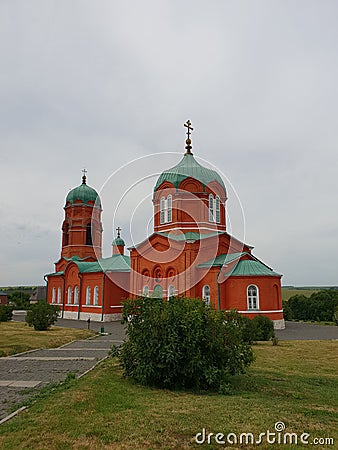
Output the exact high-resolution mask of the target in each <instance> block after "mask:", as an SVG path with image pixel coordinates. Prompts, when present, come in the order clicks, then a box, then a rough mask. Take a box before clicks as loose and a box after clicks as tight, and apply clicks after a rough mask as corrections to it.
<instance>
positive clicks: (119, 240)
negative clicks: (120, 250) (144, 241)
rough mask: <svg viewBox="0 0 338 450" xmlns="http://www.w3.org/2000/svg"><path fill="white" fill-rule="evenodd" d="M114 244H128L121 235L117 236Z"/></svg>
mask: <svg viewBox="0 0 338 450" xmlns="http://www.w3.org/2000/svg"><path fill="white" fill-rule="evenodd" d="M112 245H123V246H125V245H126V244H125V243H124V240H123V239H122V238H121V237H117V238H116V239H114V240H113V242H112Z"/></svg>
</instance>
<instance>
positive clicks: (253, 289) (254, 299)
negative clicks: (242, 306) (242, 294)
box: [247, 284, 259, 309]
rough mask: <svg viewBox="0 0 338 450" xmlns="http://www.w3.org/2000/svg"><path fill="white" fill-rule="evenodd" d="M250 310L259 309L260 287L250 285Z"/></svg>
mask: <svg viewBox="0 0 338 450" xmlns="http://www.w3.org/2000/svg"><path fill="white" fill-rule="evenodd" d="M247 299H248V309H258V308H259V306H258V287H257V286H255V285H254V284H250V286H248V288H247Z"/></svg>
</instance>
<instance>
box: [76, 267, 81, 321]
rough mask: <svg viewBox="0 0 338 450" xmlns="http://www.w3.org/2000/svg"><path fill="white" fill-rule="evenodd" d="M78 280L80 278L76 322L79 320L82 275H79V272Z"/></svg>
mask: <svg viewBox="0 0 338 450" xmlns="http://www.w3.org/2000/svg"><path fill="white" fill-rule="evenodd" d="M79 278H80V286H79V297H78V302H79V306H78V307H77V320H80V308H81V295H82V273H80V272H79Z"/></svg>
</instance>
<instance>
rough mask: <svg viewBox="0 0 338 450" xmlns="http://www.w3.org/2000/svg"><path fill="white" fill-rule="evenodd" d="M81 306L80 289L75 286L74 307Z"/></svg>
mask: <svg viewBox="0 0 338 450" xmlns="http://www.w3.org/2000/svg"><path fill="white" fill-rule="evenodd" d="M78 304H79V287H78V286H75V288H74V305H78Z"/></svg>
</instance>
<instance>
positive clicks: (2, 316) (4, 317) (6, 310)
mask: <svg viewBox="0 0 338 450" xmlns="http://www.w3.org/2000/svg"><path fill="white" fill-rule="evenodd" d="M12 316H13V308H12V307H11V306H10V305H0V322H8V321H10V320H11V319H12Z"/></svg>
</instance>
